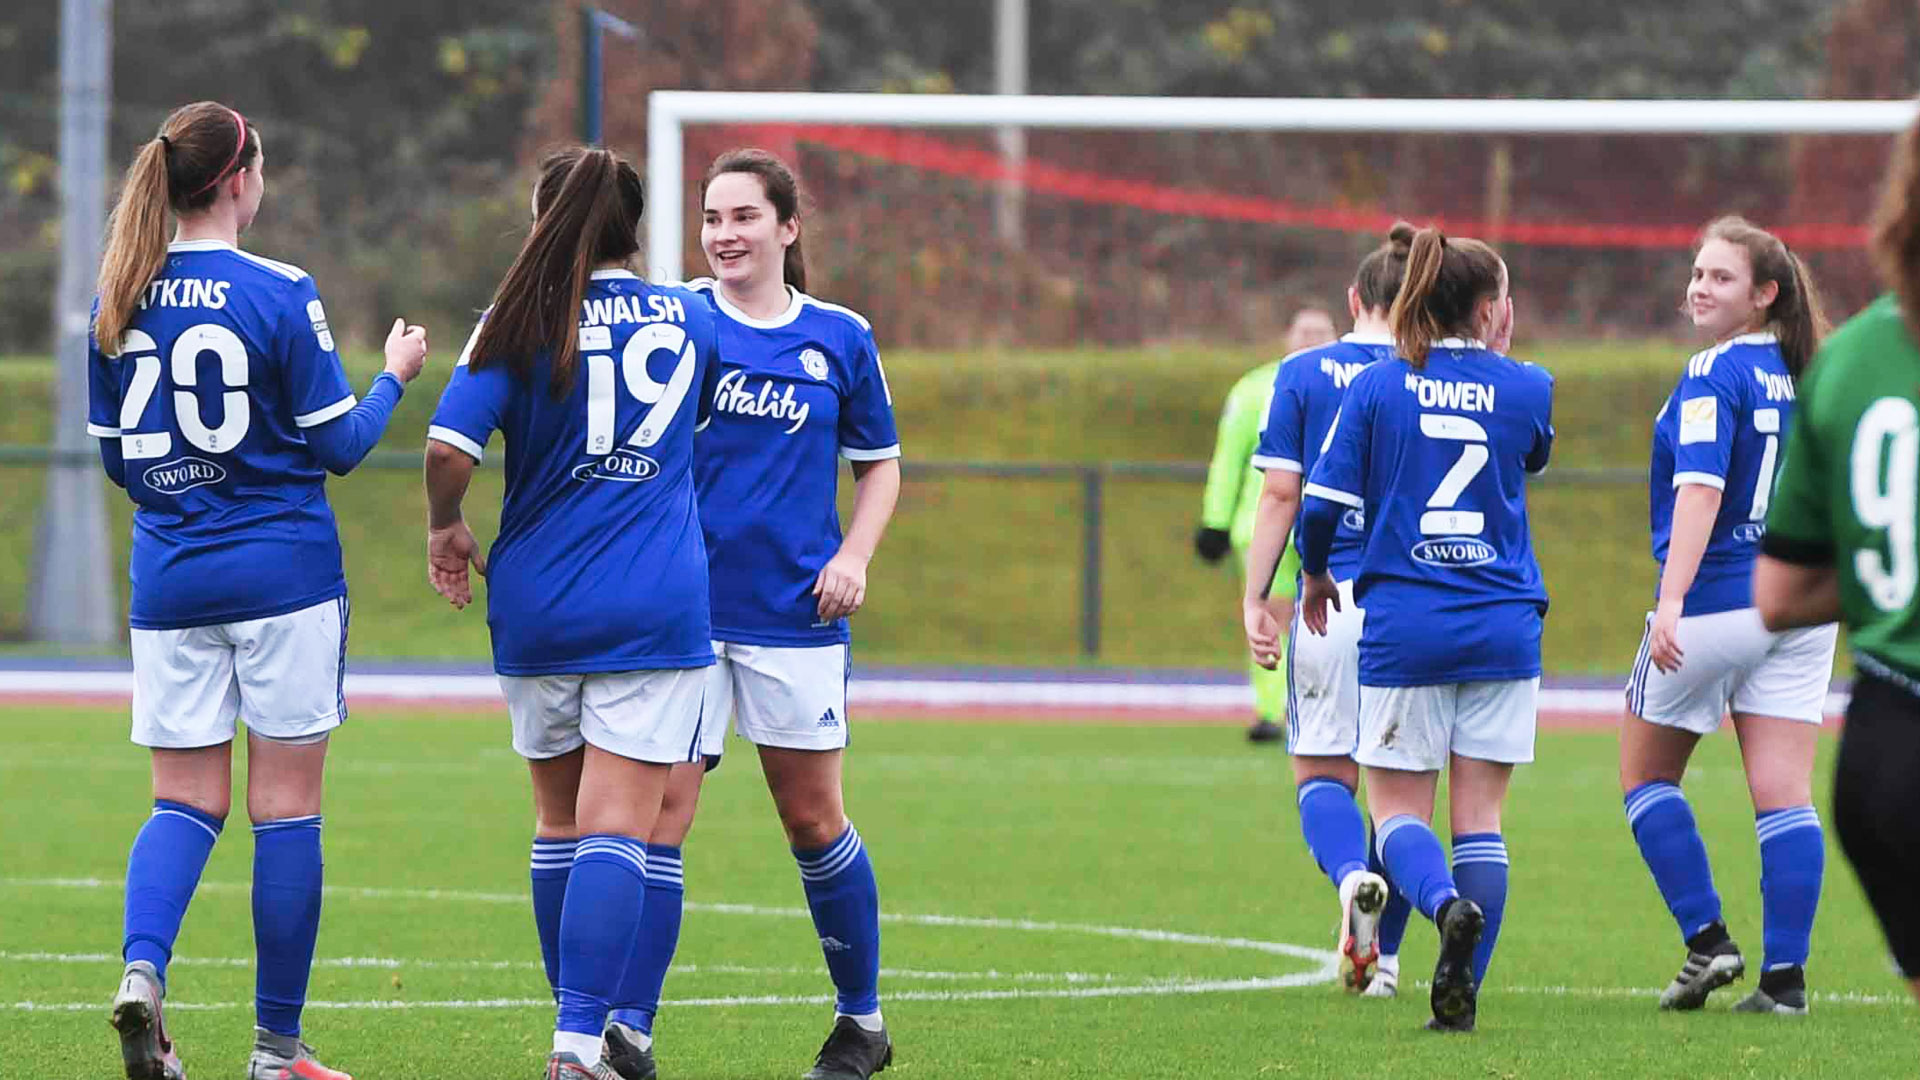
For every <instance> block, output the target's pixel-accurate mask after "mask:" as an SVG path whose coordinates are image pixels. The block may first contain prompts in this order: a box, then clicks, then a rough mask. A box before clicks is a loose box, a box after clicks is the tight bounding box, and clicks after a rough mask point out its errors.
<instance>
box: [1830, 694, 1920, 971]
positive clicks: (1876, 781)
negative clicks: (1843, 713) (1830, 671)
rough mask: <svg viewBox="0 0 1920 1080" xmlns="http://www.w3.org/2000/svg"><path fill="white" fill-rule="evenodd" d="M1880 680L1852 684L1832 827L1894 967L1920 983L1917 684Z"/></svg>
mask: <svg viewBox="0 0 1920 1080" xmlns="http://www.w3.org/2000/svg"><path fill="white" fill-rule="evenodd" d="M1868 663H1869V665H1871V661H1868ZM1885 674H1886V675H1887V676H1889V677H1890V678H1883V677H1880V676H1878V675H1875V674H1871V673H1869V672H1867V671H1861V672H1859V673H1858V675H1857V676H1856V677H1855V679H1854V683H1853V703H1852V704H1851V705H1850V706H1849V707H1848V709H1847V722H1846V726H1845V728H1844V729H1843V730H1842V732H1841V736H1840V759H1839V762H1838V764H1837V766H1836V767H1835V770H1834V780H1833V824H1834V831H1835V833H1836V834H1837V835H1838V837H1839V840H1840V846H1841V848H1842V850H1844V851H1845V852H1846V854H1847V861H1848V862H1850V863H1852V864H1853V869H1854V872H1855V873H1857V874H1858V875H1859V876H1860V884H1861V886H1862V888H1863V889H1864V890H1865V892H1866V894H1867V901H1868V902H1869V903H1871V904H1872V905H1873V913H1874V915H1875V916H1877V917H1878V918H1879V920H1880V928H1881V929H1882V930H1883V931H1885V933H1886V935H1887V944H1888V946H1889V947H1890V948H1891V949H1892V951H1893V959H1894V962H1895V963H1897V964H1899V965H1900V969H1901V971H1902V972H1903V973H1904V975H1905V977H1907V978H1909V979H1913V978H1920V681H1915V680H1910V679H1907V678H1905V677H1904V673H1901V672H1897V671H1893V670H1890V669H1889V670H1887V671H1886V672H1885ZM1892 679H1898V680H1900V681H1899V682H1894V681H1891V680H1892Z"/></svg>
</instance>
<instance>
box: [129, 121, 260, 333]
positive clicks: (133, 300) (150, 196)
mask: <svg viewBox="0 0 1920 1080" xmlns="http://www.w3.org/2000/svg"><path fill="white" fill-rule="evenodd" d="M259 154H260V131H259V129H258V128H256V127H254V126H253V125H252V124H251V123H249V122H248V121H247V118H246V117H244V116H241V115H240V114H239V113H238V112H236V111H234V110H233V109H230V108H228V107H227V106H225V105H222V104H220V103H219V102H217V101H196V102H194V103H193V104H191V105H182V106H180V107H179V108H177V109H175V110H173V112H171V113H169V114H168V115H167V119H166V120H165V122H163V123H162V124H161V125H160V131H159V134H157V135H155V136H154V137H153V138H152V139H150V140H148V141H147V143H146V144H145V145H144V146H142V147H140V151H139V153H137V154H135V155H134V156H133V164H131V165H129V166H127V175H126V179H125V180H124V181H122V182H121V185H120V198H119V199H118V200H117V201H116V202H115V203H114V205H113V215H112V216H111V217H109V218H108V219H107V243H106V252H105V254H104V255H102V256H101V259H100V277H99V280H98V282H97V283H96V284H95V287H94V291H95V292H96V293H97V294H98V295H99V297H100V312H99V314H98V315H96V316H95V317H94V321H93V335H94V340H95V341H96V342H98V343H99V345H100V351H101V352H103V353H105V354H106V355H108V356H118V355H119V354H120V338H121V335H123V334H125V333H126V331H127V324H128V323H130V322H132V321H133V313H134V309H135V308H136V307H137V306H138V304H139V302H140V294H141V293H142V292H144V291H146V288H147V286H148V285H150V284H152V282H153V279H154V275H156V274H158V273H159V272H160V267H161V265H162V264H163V263H165V262H166V260H167V209H168V208H169V207H171V208H172V209H173V211H174V213H176V214H186V213H192V212H193V211H195V210H205V209H206V208H207V207H209V206H212V205H213V200H214V199H216V198H218V197H219V194H220V193H219V191H218V190H217V189H218V188H219V186H220V181H222V180H225V179H226V178H227V177H229V176H232V175H233V174H234V173H236V172H240V171H243V170H245V169H246V168H248V167H249V166H251V165H252V164H253V159H254V158H255V157H258V156H259Z"/></svg>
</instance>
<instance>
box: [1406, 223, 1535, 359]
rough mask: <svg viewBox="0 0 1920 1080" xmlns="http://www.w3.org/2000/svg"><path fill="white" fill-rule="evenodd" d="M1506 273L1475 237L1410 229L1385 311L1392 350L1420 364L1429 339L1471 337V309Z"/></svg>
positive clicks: (1497, 288)
mask: <svg viewBox="0 0 1920 1080" xmlns="http://www.w3.org/2000/svg"><path fill="white" fill-rule="evenodd" d="M1396 231H1397V227H1396ZM1506 276H1507V264H1506V263H1504V262H1502V261H1500V256H1499V255H1498V254H1497V253H1496V252H1495V251H1494V250H1493V249H1492V248H1491V247H1488V246H1487V245H1486V244H1484V243H1482V242H1480V241H1478V240H1474V239H1470V238H1468V237H1460V238H1457V239H1453V240H1449V239H1447V237H1446V234H1444V233H1442V232H1441V231H1440V230H1439V229H1435V228H1432V227H1431V226H1429V227H1428V228H1425V229H1421V230H1419V231H1418V232H1416V233H1414V234H1413V239H1412V242H1411V243H1409V244H1408V246H1407V265H1406V278H1405V280H1404V281H1403V282H1402V283H1401V285H1400V294H1399V295H1398V296H1396V297H1394V299H1393V308H1392V309H1391V310H1390V311H1388V313H1387V323H1388V324H1389V325H1390V326H1392V327H1393V344H1394V348H1395V350H1396V351H1397V352H1399V354H1400V355H1401V356H1402V357H1404V358H1405V359H1406V361H1407V362H1408V363H1410V364H1412V365H1413V366H1414V367H1416V368H1423V367H1426V366H1427V350H1429V349H1431V348H1432V347H1433V343H1434V342H1436V341H1439V340H1440V339H1442V338H1446V337H1472V336H1473V332H1474V326H1473V314H1474V309H1475V308H1476V307H1477V306H1478V305H1479V303H1480V301H1482V300H1485V299H1487V298H1488V297H1491V296H1498V295H1499V294H1500V283H1501V282H1503V281H1505V280H1506Z"/></svg>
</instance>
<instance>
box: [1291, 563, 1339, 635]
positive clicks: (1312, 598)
mask: <svg viewBox="0 0 1920 1080" xmlns="http://www.w3.org/2000/svg"><path fill="white" fill-rule="evenodd" d="M1328 604H1332V605H1333V610H1335V611H1339V610H1340V587H1339V586H1338V585H1335V584H1334V583H1333V575H1332V574H1329V573H1327V572H1326V571H1324V570H1322V571H1321V572H1319V573H1318V574H1314V575H1312V576H1310V577H1303V578H1302V579H1301V581H1300V621H1301V622H1302V623H1304V624H1306V627H1307V629H1309V630H1311V631H1313V632H1314V634H1315V635H1316V636H1318V637H1326V636H1327V605H1328Z"/></svg>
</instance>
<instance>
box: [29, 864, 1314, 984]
mask: <svg viewBox="0 0 1920 1080" xmlns="http://www.w3.org/2000/svg"><path fill="white" fill-rule="evenodd" d="M124 884H125V883H124V882H123V881H121V880H119V879H117V878H115V879H110V878H5V879H0V885H5V886H9V887H13V888H29V889H119V888H122V887H124ZM200 888H201V889H203V890H206V891H210V892H241V891H251V890H252V888H253V886H252V885H251V884H249V883H247V882H237V881H203V882H201V883H200ZM325 891H326V894H327V895H328V896H343V897H352V898H356V899H365V900H425V901H439V900H459V901H469V902H473V903H484V904H524V903H527V902H528V899H527V896H526V894H525V893H495V892H469V891H466V890H461V889H387V888H371V887H361V886H350V885H329V886H327V887H326V890H325ZM686 910H687V911H689V912H704V913H707V914H714V915H753V916H765V917H772V918H782V919H811V918H812V917H813V914H812V912H810V911H808V910H807V909H806V908H787V907H762V906H760V905H757V904H707V903H696V902H689V903H688V904H687V905H686ZM880 921H881V922H886V923H898V924H902V925H906V926H941V927H954V928H963V929H970V930H1018V931H1023V932H1028V933H1039V934H1090V935H1095V936H1099V937H1111V938H1121V939H1123V940H1128V941H1151V942H1159V943H1162V944H1168V945H1199V946H1205V947H1209V948H1222V949H1239V950H1245V951H1249V952H1259V953H1266V954H1268V955H1270V956H1289V957H1294V958H1296V959H1300V960H1310V961H1313V962H1314V963H1319V964H1329V965H1331V964H1333V963H1336V962H1337V961H1338V959H1339V957H1338V955H1337V954H1335V953H1333V952H1331V951H1329V950H1326V949H1313V948H1308V947H1306V946H1304V945H1290V944H1288V943H1286V942H1282V941H1260V940H1256V939H1253V938H1241V937H1215V936H1212V935H1207V934H1187V933H1181V932H1179V931H1175V930H1151V929H1141V928H1137V927H1129V926H1100V925H1095V924H1091V923H1063V922H1039V921H1035V920H1032V919H991V918H976V917H973V916H967V915H913V914H902V913H899V912H882V913H881V915H880Z"/></svg>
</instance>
